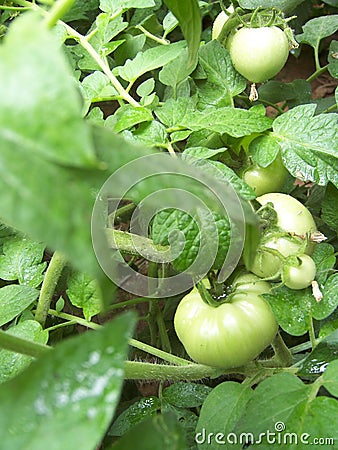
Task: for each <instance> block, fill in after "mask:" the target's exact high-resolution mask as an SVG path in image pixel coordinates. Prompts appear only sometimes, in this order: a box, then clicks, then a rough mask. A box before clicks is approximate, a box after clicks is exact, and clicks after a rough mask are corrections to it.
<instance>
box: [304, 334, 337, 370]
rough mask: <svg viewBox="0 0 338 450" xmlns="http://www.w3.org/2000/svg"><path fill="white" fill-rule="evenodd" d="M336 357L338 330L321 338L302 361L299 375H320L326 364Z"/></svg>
mask: <svg viewBox="0 0 338 450" xmlns="http://www.w3.org/2000/svg"><path fill="white" fill-rule="evenodd" d="M337 358H338V330H335V331H334V332H333V333H332V334H330V335H329V336H326V337H325V338H324V339H322V340H321V341H320V342H319V344H318V345H317V346H316V347H315V349H314V350H313V351H312V352H311V353H310V354H309V355H308V356H307V357H306V359H305V360H304V361H303V364H302V367H301V369H300V372H299V375H300V376H304V375H315V376H318V375H321V374H322V373H323V372H325V370H326V367H327V365H328V364H329V363H330V362H331V361H333V360H335V359H337Z"/></svg>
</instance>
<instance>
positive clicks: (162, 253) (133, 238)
mask: <svg viewBox="0 0 338 450" xmlns="http://www.w3.org/2000/svg"><path fill="white" fill-rule="evenodd" d="M105 234H106V237H107V241H108V245H109V247H111V248H113V249H115V250H119V251H121V252H122V253H127V254H129V255H135V256H140V254H142V255H143V256H144V257H145V258H146V259H149V260H152V261H157V262H165V261H166V260H168V259H170V258H169V257H170V247H169V246H167V245H159V244H154V242H153V240H152V239H149V238H146V237H143V236H139V235H138V234H132V233H128V232H126V231H120V230H114V229H112V228H106V229H105Z"/></svg>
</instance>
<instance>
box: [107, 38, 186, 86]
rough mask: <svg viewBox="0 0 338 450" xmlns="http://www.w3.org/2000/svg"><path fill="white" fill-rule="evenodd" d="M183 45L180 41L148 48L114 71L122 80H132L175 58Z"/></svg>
mask: <svg viewBox="0 0 338 450" xmlns="http://www.w3.org/2000/svg"><path fill="white" fill-rule="evenodd" d="M184 47H185V43H184V42H183V41H180V42H175V43H174V44H169V45H161V46H158V47H153V48H149V49H147V50H145V51H144V52H140V53H138V54H137V56H136V57H135V58H134V59H132V60H130V59H128V60H127V62H126V63H125V64H124V65H123V66H122V67H121V66H120V67H117V68H116V69H115V71H116V72H117V73H118V74H119V76H120V77H121V78H123V79H124V80H126V81H129V82H134V81H135V80H137V78H139V77H140V76H141V75H143V74H145V73H147V72H149V71H151V70H154V69H157V68H159V67H163V66H164V65H165V64H167V63H168V62H170V61H171V60H173V59H175V58H177V56H178V55H179V54H180V53H181V51H182V49H183V48H184Z"/></svg>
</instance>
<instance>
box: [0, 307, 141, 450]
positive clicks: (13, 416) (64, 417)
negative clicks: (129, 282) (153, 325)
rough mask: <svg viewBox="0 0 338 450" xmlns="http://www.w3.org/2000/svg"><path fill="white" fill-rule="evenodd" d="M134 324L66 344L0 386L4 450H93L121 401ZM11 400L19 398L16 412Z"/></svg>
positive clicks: (122, 322)
mask: <svg viewBox="0 0 338 450" xmlns="http://www.w3.org/2000/svg"><path fill="white" fill-rule="evenodd" d="M133 325H134V315H133V314H130V313H128V314H125V315H123V316H121V317H119V318H117V319H115V320H114V321H113V322H111V323H110V324H108V325H106V326H105V327H104V328H103V329H102V330H100V331H95V332H91V333H84V334H81V335H80V336H77V337H75V338H71V339H68V340H66V341H64V342H62V343H61V344H58V345H57V346H56V347H55V349H54V350H52V351H49V352H48V353H46V354H45V355H44V356H42V357H41V358H39V360H38V361H36V362H35V363H33V364H31V365H30V367H29V368H28V369H26V371H25V372H23V373H22V374H20V375H19V376H17V377H16V378H15V379H13V380H11V381H9V382H8V383H6V384H4V385H2V386H1V387H0V399H1V401H0V410H1V414H0V417H1V419H0V430H1V436H2V445H3V446H4V448H15V449H16V450H21V449H22V450H23V449H24V450H33V449H34V450H42V449H46V448H50V449H51V450H56V449H59V448H63V449H64V450H71V449H74V448H75V447H76V446H78V447H79V448H81V449H82V450H93V449H94V448H96V446H97V445H98V443H99V442H100V439H101V438H102V437H103V435H104V433H105V432H106V429H107V427H108V425H109V423H110V421H111V419H112V415H113V413H114V411H115V408H116V405H117V402H118V400H119V394H120V389H121V386H122V381H123V365H124V361H125V358H126V353H127V346H128V338H129V336H130V334H131V330H132V327H133ZM13 395H14V396H19V397H20V403H21V407H20V408H19V409H13V408H12V403H13ZM65 424H67V427H65ZM42 429H43V430H48V432H41V430H42ZM60 430H62V433H61V432H60Z"/></svg>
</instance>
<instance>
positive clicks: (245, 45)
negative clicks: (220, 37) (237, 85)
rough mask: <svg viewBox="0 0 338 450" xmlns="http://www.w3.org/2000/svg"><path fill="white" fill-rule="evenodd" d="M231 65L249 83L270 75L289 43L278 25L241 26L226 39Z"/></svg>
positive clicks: (282, 60) (278, 67)
mask: <svg viewBox="0 0 338 450" xmlns="http://www.w3.org/2000/svg"><path fill="white" fill-rule="evenodd" d="M227 47H228V49H229V51H230V57H231V60H232V63H233V65H234V67H235V69H236V70H237V71H238V72H239V73H240V74H241V75H243V76H244V77H245V78H247V79H248V80H249V81H251V82H253V83H262V82H263V81H267V80H269V79H270V78H273V77H274V76H275V75H276V74H277V73H278V72H280V70H281V69H282V68H283V66H284V64H285V63H286V60H287V59H288V55H289V43H288V39H287V37H286V35H285V33H284V32H283V31H282V30H281V29H280V28H278V27H275V26H273V27H260V28H247V27H244V28H241V29H240V30H238V31H237V32H236V33H235V34H234V35H233V36H232V37H231V38H230V39H229V40H228V43H227Z"/></svg>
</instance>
